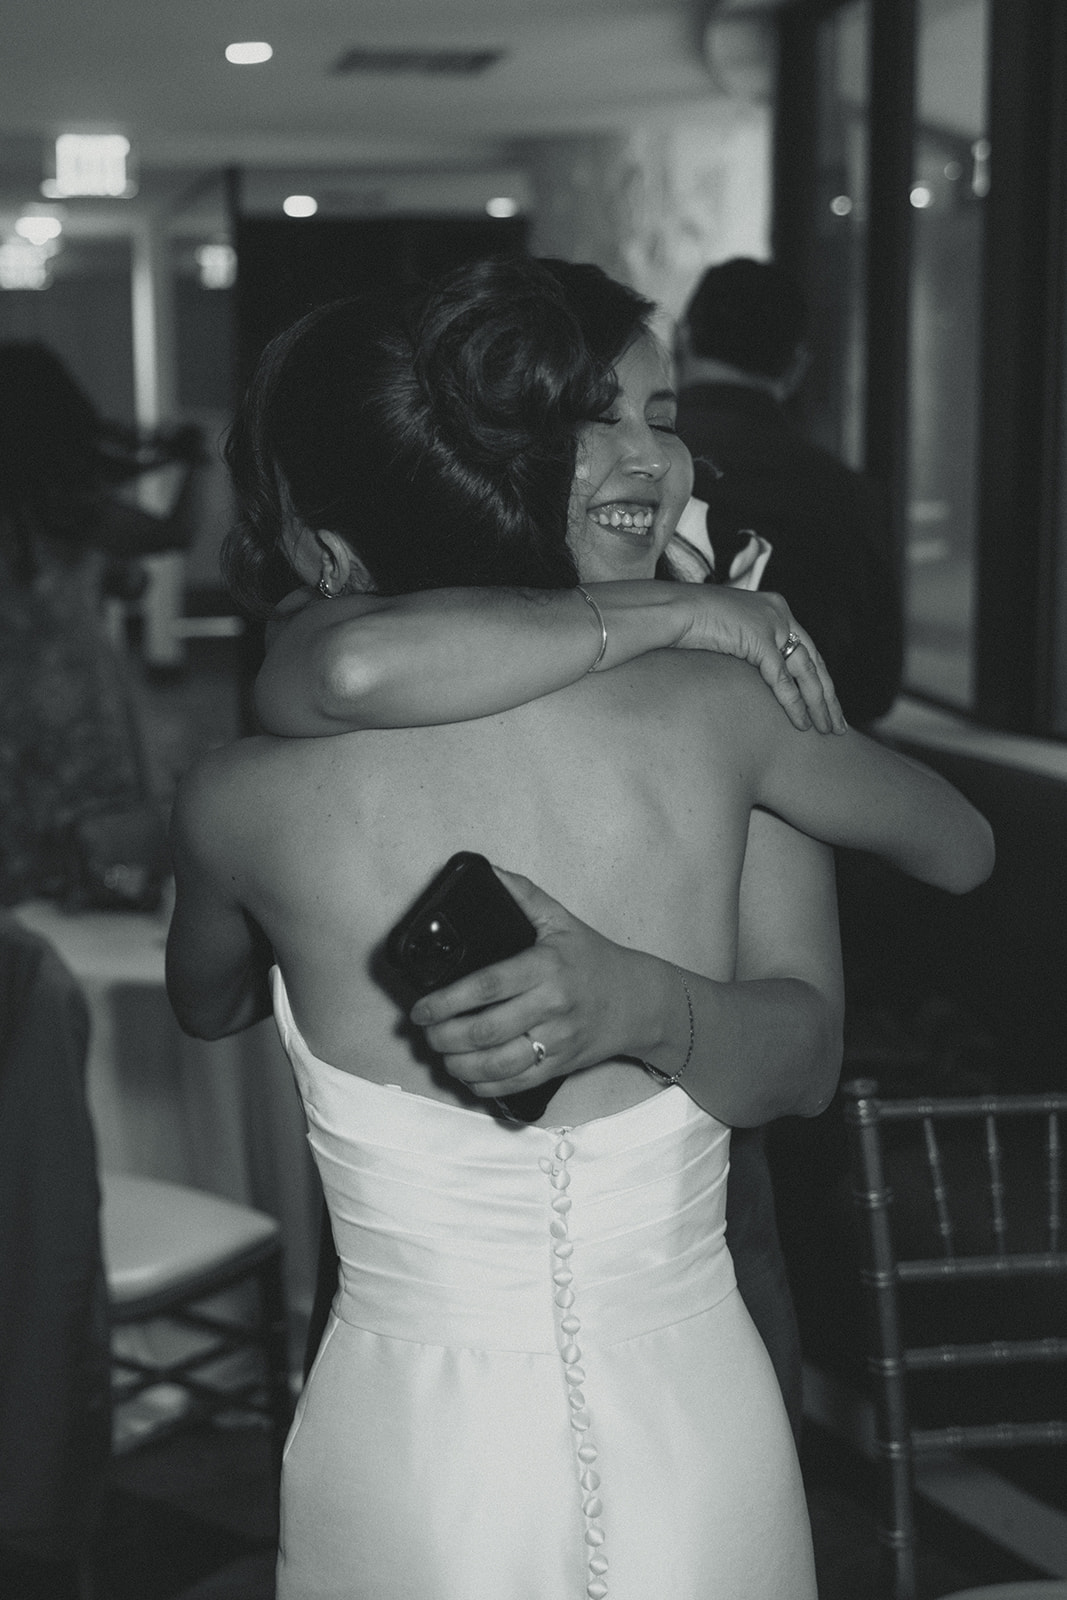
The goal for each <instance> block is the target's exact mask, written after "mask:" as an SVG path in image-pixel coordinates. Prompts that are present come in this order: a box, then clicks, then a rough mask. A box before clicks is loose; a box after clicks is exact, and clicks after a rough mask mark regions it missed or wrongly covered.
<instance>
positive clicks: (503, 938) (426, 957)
mask: <svg viewBox="0 0 1067 1600" xmlns="http://www.w3.org/2000/svg"><path fill="white" fill-rule="evenodd" d="M536 938H537V934H536V931H535V929H534V926H533V923H532V922H531V921H530V919H529V917H527V915H526V913H525V912H524V911H523V910H522V908H521V906H520V905H519V904H518V902H517V901H516V900H515V899H513V897H512V896H511V895H510V894H509V893H508V891H507V890H506V889H505V888H504V885H503V884H502V883H501V881H500V879H499V878H498V877H497V875H496V873H495V872H494V871H493V869H492V867H491V866H490V865H489V862H488V861H487V860H486V859H485V857H484V856H480V855H476V854H475V853H474V852H473V851H470V850H464V851H461V852H460V853H459V854H458V855H454V856H452V857H451V859H450V860H449V861H447V862H446V863H445V865H444V866H443V867H442V868H441V871H440V872H439V873H438V874H437V876H436V877H435V878H434V880H433V882H432V883H431V884H430V886H429V887H428V888H427V889H425V890H424V891H423V893H422V894H421V895H420V896H419V898H418V900H417V901H416V902H415V904H414V905H413V906H412V908H411V910H410V911H409V912H408V913H407V915H406V916H405V917H402V918H401V920H400V921H399V922H398V923H397V925H396V927H395V928H394V929H393V931H392V933H391V934H390V935H389V938H388V940H387V942H386V955H387V956H388V959H389V962H390V964H391V965H392V966H393V967H394V968H395V969H396V970H397V972H399V973H402V974H403V976H404V977H405V978H406V979H407V980H408V982H409V983H410V984H411V986H412V987H413V988H414V989H416V990H417V991H418V993H419V994H428V993H429V992H430V990H431V989H442V988H444V986H445V984H447V983H454V982H455V980H456V979H457V978H465V977H466V976H467V974H468V973H469V972H477V971H478V970H479V968H481V967H488V966H491V965H492V964H493V962H494V961H503V960H505V959H506V957H508V956H515V955H518V954H519V952H520V951H521V950H527V949H529V947H530V945H532V944H533V943H534V941H535V940H536Z"/></svg>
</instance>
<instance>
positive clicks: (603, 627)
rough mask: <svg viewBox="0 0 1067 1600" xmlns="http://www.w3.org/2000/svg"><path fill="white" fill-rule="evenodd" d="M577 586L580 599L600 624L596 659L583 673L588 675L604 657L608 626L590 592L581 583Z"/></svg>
mask: <svg viewBox="0 0 1067 1600" xmlns="http://www.w3.org/2000/svg"><path fill="white" fill-rule="evenodd" d="M577 587H578V593H579V594H580V595H581V597H582V599H583V600H584V601H585V603H586V605H587V606H588V607H589V609H590V611H591V612H592V613H593V615H594V617H595V618H596V620H597V622H598V623H599V624H600V649H599V650H598V651H597V653H596V660H595V661H594V662H593V665H592V666H591V667H588V668H587V669H586V674H585V675H586V677H588V676H589V674H590V672H595V671H596V669H597V667H599V665H600V663H601V662H602V661H603V659H604V652H605V650H606V649H607V648H608V628H607V623H606V622H605V621H604V613H603V612H602V611H601V609H600V607H599V606H598V605H597V603H596V601H595V600H594V599H593V596H592V595H591V594H587V593H586V591H585V590H584V589H583V588H582V586H581V584H578V586H577Z"/></svg>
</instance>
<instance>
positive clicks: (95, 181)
mask: <svg viewBox="0 0 1067 1600" xmlns="http://www.w3.org/2000/svg"><path fill="white" fill-rule="evenodd" d="M129 153H130V141H129V140H128V139H127V138H125V137H124V135H123V134H121V133H61V134H60V135H59V138H58V139H57V140H56V175H55V178H54V180H53V179H50V178H46V179H45V181H44V183H42V185H41V192H42V193H43V194H46V195H48V196H49V198H50V199H57V198H62V197H64V196H67V195H109V196H112V197H119V198H123V199H126V198H128V197H129V196H130V195H131V194H134V193H136V190H135V187H134V185H133V184H131V182H130V180H129V175H128V173H127V171H126V158H127V156H128V155H129Z"/></svg>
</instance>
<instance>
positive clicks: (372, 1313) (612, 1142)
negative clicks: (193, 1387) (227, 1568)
mask: <svg viewBox="0 0 1067 1600" xmlns="http://www.w3.org/2000/svg"><path fill="white" fill-rule="evenodd" d="M274 994H275V1015H276V1017H277V1021H278V1026H279V1031H280V1034H281V1037H282V1041H283V1043H284V1045H285V1047H286V1049H287V1051H288V1053H289V1056H290V1059H291V1061H292V1063H293V1068H294V1072H295V1075H296V1079H297V1084H298V1086H299V1089H300V1092H301V1095H302V1097H303V1101H304V1106H305V1111H306V1115H307V1121H308V1131H309V1139H310V1142H311V1146H312V1150H313V1152H314V1155H315V1159H316V1161H317V1163H318V1167H319V1171H320V1173H321V1175H322V1180H323V1186H324V1189H325V1193H326V1198H327V1203H328V1205H329V1209H330V1213H331V1217H332V1221H333V1229H334V1237H335V1241H336V1244H337V1250H338V1255H339V1258H340V1274H339V1283H338V1290H337V1295H336V1297H335V1300H334V1305H333V1311H332V1314H331V1317H330V1322H329V1325H328V1327H327V1331H326V1335H325V1338H324V1340H323V1344H322V1347H321V1349H320V1352H319V1355H318V1358H317V1360H316V1362H315V1365H314V1368H313V1369H312V1372H311V1374H310V1377H309V1379H308V1383H307V1385H306V1386H305V1390H304V1393H303V1395H302V1397H301V1401H300V1404H299V1407H298V1409H297V1414H296V1418H295V1420H294V1423H293V1428H292V1431H291V1433H290V1437H289V1441H288V1444H287V1447H286V1455H285V1465H284V1470H283V1476H282V1530H281V1548H280V1555H279V1567H278V1596H279V1600H342V1597H343V1600H415V1597H416V1596H418V1597H419V1600H425V1597H426V1596H433V1597H434V1600H483V1597H484V1600H581V1597H589V1600H652V1597H653V1596H659V1595H670V1596H671V1597H672V1600H709V1597H710V1596H712V1595H716V1596H718V1595H721V1596H723V1597H724V1600H782V1597H783V1596H784V1595H789V1596H790V1597H791V1600H813V1597H814V1594H815V1585H814V1577H813V1573H812V1562H811V1546H810V1537H809V1532H808V1525H807V1517H806V1512H805V1506H804V1497H803V1490H802V1486H801V1481H800V1474H799V1469H798V1467H797V1463H796V1457H795V1453H794V1449H793V1442H792V1436H791V1433H790V1430H789V1424H788V1420H787V1418H786V1415H785V1410H784V1407H783V1405H782V1401H781V1396H780V1394H779V1391H778V1387H777V1384H776V1382H775V1379H774V1374H773V1370H772V1368H771V1365H770V1362H769V1359H768V1357H767V1354H766V1351H765V1350H764V1348H763V1345H762V1344H761V1342H760V1340H759V1337H758V1335H757V1334H756V1332H755V1329H754V1328H753V1326H752V1323H751V1321H750V1319H749V1317H748V1314H747V1312H746V1311H745V1309H744V1306H743V1304H742V1301H741V1298H740V1296H739V1294H738V1293H737V1290H736V1287H735V1284H734V1275H733V1267H732V1263H731V1261H730V1256H729V1252H728V1251H727V1249H726V1246H725V1240H724V1217H723V1207H724V1196H725V1187H726V1173H727V1163H728V1150H729V1132H728V1130H727V1129H726V1128H725V1127H723V1126H722V1125H721V1124H720V1123H717V1122H716V1121H714V1119H713V1118H711V1117H709V1116H708V1115H707V1114H706V1113H705V1112H703V1111H702V1110H701V1109H700V1108H699V1107H697V1106H696V1105H695V1103H694V1102H693V1101H692V1100H690V1099H689V1097H688V1096H687V1095H686V1094H684V1093H683V1091H682V1090H681V1089H678V1088H673V1089H667V1090H664V1091H663V1092H662V1093H660V1094H658V1095H656V1096H654V1097H653V1098H652V1099H651V1100H647V1101H645V1102H643V1103H642V1104H640V1105H637V1106H634V1107H632V1108H631V1109H629V1110H627V1111H623V1112H620V1113H616V1114H614V1115H612V1116H608V1117H604V1118H602V1119H599V1120H597V1121H594V1122H589V1123H585V1124H583V1125H581V1126H580V1127H577V1128H572V1129H559V1128H552V1129H550V1128H540V1127H516V1126H514V1125H512V1124H508V1123H504V1122H499V1121H497V1120H495V1119H494V1118H493V1117H491V1116H489V1115H488V1114H487V1113H482V1112H480V1111H477V1110H469V1109H466V1108H464V1107H460V1106H452V1105H449V1104H447V1103H441V1102H438V1101H435V1100H430V1099H426V1098H424V1097H422V1096H419V1095H413V1094H408V1093H404V1092H403V1091H402V1090H400V1089H398V1088H394V1087H383V1086H381V1085H378V1084H374V1083H371V1082H368V1081H367V1080H366V1079H363V1078H360V1077H358V1076H355V1075H353V1074H351V1073H348V1072H343V1071H340V1070H339V1069H337V1068H335V1067H333V1066H331V1065H330V1064H329V1063H327V1062H324V1061H321V1060H320V1059H318V1058H317V1057H316V1056H314V1055H313V1054H312V1053H311V1051H310V1050H309V1049H308V1046H307V1045H306V1043H305V1042H304V1040H303V1038H302V1035H301V1034H300V1031H299V1029H298V1027H297V1025H296V1023H295V1021H294V1020H293V1017H292V1013H291V1011H290V1009H289V1003H288V997H287V995H286V992H285V986H284V982H283V980H282V977H281V974H280V972H278V971H277V969H276V970H275V973H274Z"/></svg>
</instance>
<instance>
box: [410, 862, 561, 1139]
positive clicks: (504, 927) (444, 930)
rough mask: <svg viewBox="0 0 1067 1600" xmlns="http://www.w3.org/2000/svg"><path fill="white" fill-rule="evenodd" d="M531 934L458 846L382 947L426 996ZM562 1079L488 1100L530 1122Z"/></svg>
mask: <svg viewBox="0 0 1067 1600" xmlns="http://www.w3.org/2000/svg"><path fill="white" fill-rule="evenodd" d="M536 938H537V932H536V929H535V928H534V925H533V923H532V922H531V921H530V919H529V917H527V915H526V913H525V912H524V911H523V909H522V907H521V906H520V905H519V904H518V902H517V901H516V900H515V899H514V898H513V897H512V896H511V895H510V894H509V893H508V891H507V890H506V889H505V888H504V885H503V884H502V883H501V881H500V879H499V878H498V877H497V875H496V873H495V872H494V871H493V869H492V867H491V866H490V865H489V862H488V861H487V860H486V858H485V856H481V855H478V854H477V853H476V852H474V851H471V850H463V851H460V852H459V854H458V855H454V856H452V857H451V858H450V859H449V860H448V861H446V863H445V865H444V866H443V867H442V868H441V871H440V872H439V873H438V874H437V876H436V877H435V878H434V880H433V882H432V883H431V884H430V885H429V887H428V888H427V889H425V890H424V891H423V893H422V894H421V895H420V896H419V898H418V900H417V901H416V902H415V904H414V905H413V906H412V908H411V910H410V911H409V912H408V913H407V914H406V916H404V917H402V918H401V919H400V921H399V922H398V923H397V925H396V927H395V928H394V929H393V931H392V932H391V933H390V934H389V937H388V938H387V940H386V944H385V953H386V958H387V959H388V961H389V963H390V965H391V966H392V967H393V968H394V969H395V970H396V971H397V972H398V973H400V974H401V975H402V976H403V977H404V978H405V980H406V981H407V983H408V984H409V985H410V986H411V987H412V988H413V989H415V990H416V992H417V993H419V994H429V992H430V990H431V989H441V988H444V986H445V984H448V983H453V982H455V980H456V979H457V978H465V977H466V976H467V974H468V973H470V972H478V971H479V970H480V969H481V968H482V967H488V966H492V964H493V962H494V961H503V960H506V958H507V957H508V956H515V955H518V954H519V952H520V951H522V950H528V949H529V947H530V946H531V945H532V944H533V943H534V942H535V941H536ZM562 1082H563V1079H562V1078H552V1079H550V1080H549V1081H548V1082H547V1083H542V1084H538V1085H537V1087H536V1088H534V1089H524V1090H522V1091H521V1092H520V1093H519V1094H513V1095H508V1096H507V1098H506V1099H505V1098H502V1097H501V1098H496V1099H494V1102H493V1103H494V1104H495V1106H496V1107H497V1109H498V1111H499V1112H500V1113H501V1114H502V1115H503V1116H505V1117H506V1118H507V1119H508V1120H509V1121H511V1122H533V1121H535V1120H536V1119H537V1118H538V1117H540V1116H541V1115H542V1114H543V1112H544V1109H545V1107H546V1106H547V1105H548V1102H549V1101H550V1100H551V1098H552V1096H553V1095H554V1094H555V1092H556V1090H557V1089H558V1088H559V1085H560V1084H561V1083H562Z"/></svg>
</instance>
